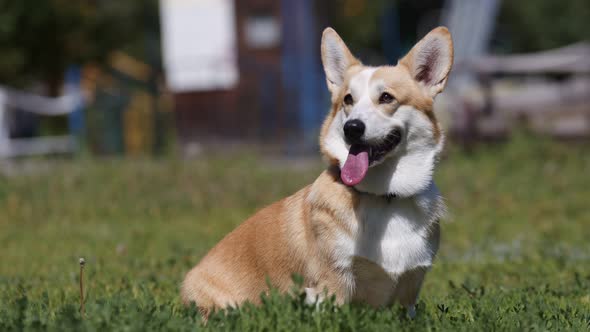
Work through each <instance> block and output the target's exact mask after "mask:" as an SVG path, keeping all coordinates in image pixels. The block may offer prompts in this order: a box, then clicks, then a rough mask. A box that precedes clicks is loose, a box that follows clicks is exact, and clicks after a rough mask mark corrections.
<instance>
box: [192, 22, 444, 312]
mask: <svg viewBox="0 0 590 332" xmlns="http://www.w3.org/2000/svg"><path fill="white" fill-rule="evenodd" d="M433 32H434V33H435V34H441V36H443V37H445V38H446V36H447V35H448V31H446V29H442V30H441V29H437V30H434V31H433ZM326 35H327V36H329V37H330V38H333V41H335V43H337V44H338V45H342V46H343V47H344V48H345V50H346V52H345V56H344V58H343V59H344V61H345V62H346V63H347V65H348V67H347V68H346V70H345V71H344V72H342V73H341V72H336V74H334V73H332V75H333V78H334V77H336V79H334V81H331V80H330V79H329V78H328V86H329V89H330V91H331V92H332V107H331V111H330V113H329V114H328V116H327V118H326V120H325V121H324V124H323V126H322V129H321V133H320V148H321V151H322V154H323V155H324V157H326V158H327V159H328V161H329V163H330V166H329V167H328V168H327V170H325V171H324V172H323V173H322V174H321V175H320V176H319V177H318V178H317V179H316V180H315V182H314V183H313V184H311V185H309V186H307V187H305V188H303V189H301V190H300V191H298V192H297V193H295V194H293V195H291V196H289V197H287V198H284V199H282V200H280V201H278V202H276V203H274V204H272V205H270V206H268V207H266V208H264V209H262V210H260V211H259V212H257V213H256V214H254V215H253V216H252V217H250V218H249V219H247V220H246V221H245V222H244V223H242V224H241V225H240V226H239V227H237V228H236V229H235V230H234V231H232V232H231V233H229V234H228V235H227V236H226V237H225V238H224V239H222V240H221V241H220V242H219V243H218V244H217V245H216V246H215V247H213V249H211V251H209V253H208V254H207V255H206V256H205V257H204V258H203V259H202V260H201V262H200V263H199V264H198V265H197V266H196V267H194V268H193V269H192V270H191V271H190V272H188V274H187V275H186V277H185V279H184V281H183V283H182V290H181V295H182V299H183V301H184V302H185V303H190V302H196V303H197V305H198V306H199V307H200V308H201V310H203V312H207V313H208V312H209V310H210V309H212V308H224V307H227V306H237V305H240V304H241V303H243V302H245V301H250V302H253V303H259V302H260V295H261V293H264V292H266V291H268V284H267V280H268V281H270V284H271V285H272V286H274V287H277V288H278V289H279V290H280V291H283V292H287V291H289V290H290V287H291V286H292V275H293V274H299V275H301V276H303V278H304V282H305V285H304V286H305V287H308V288H313V289H315V290H323V289H326V290H327V291H328V292H329V293H330V294H334V295H335V296H336V299H337V302H338V303H344V302H347V301H358V302H364V303H368V304H370V305H373V306H381V305H384V304H388V303H391V302H392V301H393V300H398V301H399V302H401V303H402V304H407V305H412V304H413V301H415V299H416V296H417V293H418V291H419V288H420V285H421V283H422V280H423V278H424V274H425V273H426V269H422V268H419V269H416V270H412V271H407V272H404V273H403V274H401V275H397V276H392V275H390V274H388V273H386V272H385V271H384V270H383V268H382V267H381V266H379V265H377V264H375V263H373V262H371V261H369V260H367V259H364V258H359V257H354V258H353V261H352V275H354V280H353V281H352V282H351V280H349V279H350V274H347V272H346V271H343V270H342V269H340V268H338V267H337V266H335V262H334V257H335V256H337V254H338V252H336V250H337V246H336V245H335V242H336V241H337V240H338V239H340V238H342V237H345V238H346V237H349V238H352V239H354V238H355V236H356V235H357V233H358V232H357V228H358V227H359V224H360V223H361V221H360V220H358V219H357V218H358V217H357V206H358V204H359V201H360V199H361V195H362V194H360V193H358V192H357V191H356V190H354V189H352V188H350V187H347V186H345V185H344V184H342V182H341V181H340V178H339V172H340V171H339V168H338V160H337V159H336V158H335V157H333V156H331V155H330V153H329V152H328V151H327V149H326V147H325V145H324V140H325V137H326V135H327V133H328V129H329V127H330V125H331V123H332V121H333V119H334V117H335V116H336V114H337V113H338V112H339V111H340V109H341V107H342V100H343V97H344V95H345V94H346V91H347V89H348V84H349V81H350V78H351V77H352V76H354V75H355V74H357V73H359V72H360V71H361V70H363V69H364V68H366V67H364V66H363V65H362V64H361V62H360V61H358V60H357V59H356V58H354V56H353V55H352V54H351V53H350V52H349V51H348V49H347V48H346V46H345V45H344V42H342V40H341V39H340V38H339V37H338V35H337V34H336V32H335V31H333V30H331V29H326V31H325V32H324V36H326ZM449 38H450V37H449ZM339 43H342V44H339ZM418 45H419V44H418ZM412 52H413V51H411V52H410V53H409V54H408V55H407V56H406V57H404V58H403V59H402V60H400V63H399V65H398V66H384V67H379V69H377V70H376V71H375V72H374V74H373V77H371V80H379V81H382V82H383V84H384V86H383V91H387V92H389V93H390V94H391V95H392V96H394V97H395V99H396V101H395V103H393V104H391V105H386V106H382V107H384V111H385V112H390V113H391V112H395V110H396V109H397V107H398V106H399V105H411V106H413V107H414V108H416V109H417V110H418V111H420V112H423V113H424V114H426V115H427V117H428V118H429V119H430V120H431V122H432V124H433V128H434V133H435V134H434V135H435V136H436V138H437V139H438V137H440V131H439V129H438V123H437V121H436V118H435V117H434V113H433V111H432V104H433V95H431V94H429V91H430V90H427V89H425V88H424V87H423V86H421V85H420V83H419V82H417V81H416V80H415V79H414V77H413V75H414V73H413V72H412V71H413V70H414V67H415V64H414V63H413V53H412ZM327 54H328V50H326V49H325V46H324V45H322V59H323V60H324V62H325V61H326V56H327ZM451 56H452V52H451ZM449 70H450V68H449ZM339 74H342V77H340V76H338V75H339ZM334 75H336V76H334ZM446 75H448V72H447V73H446V74H445V77H444V80H445V81H446ZM337 79H341V81H340V82H335V81H336V80H337ZM336 83H338V84H336ZM442 83H443V87H444V82H442ZM437 88H438V87H437ZM377 98H378V97H377ZM379 199H382V198H379ZM433 227H434V228H432V234H431V236H432V238H431V239H430V240H431V241H433V242H436V243H438V237H439V228H438V223H436V224H435V225H433ZM437 246H438V245H437ZM347 278H348V279H347ZM351 285H354V287H352V286H351Z"/></svg>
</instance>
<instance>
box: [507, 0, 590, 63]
mask: <svg viewBox="0 0 590 332" xmlns="http://www.w3.org/2000/svg"><path fill="white" fill-rule="evenodd" d="M589 17H590V1H587V0H565V1H556V0H519V1H502V7H501V10H500V15H499V17H498V22H497V24H498V31H499V32H500V34H499V35H498V36H497V39H498V40H497V43H498V44H500V45H501V46H503V47H504V48H507V50H508V51H511V52H535V51H542V50H547V49H551V48H556V47H560V46H565V45H568V44H571V43H575V42H579V41H582V40H590V23H589V22H588V18H589ZM500 39H501V40H500Z"/></svg>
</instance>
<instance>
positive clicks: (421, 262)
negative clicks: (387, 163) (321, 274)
mask: <svg viewBox="0 0 590 332" xmlns="http://www.w3.org/2000/svg"><path fill="white" fill-rule="evenodd" d="M444 212H445V207H444V204H443V201H442V197H441V196H440V194H439V192H438V189H437V188H436V186H435V185H434V183H431V185H430V186H429V187H428V189H427V190H425V191H424V192H422V193H420V194H419V195H416V196H414V197H410V198H393V199H391V200H390V201H388V200H386V199H385V198H382V197H376V196H373V195H362V196H361V199H360V202H359V204H358V205H357V208H356V210H355V214H356V215H355V219H356V227H355V228H356V232H355V233H356V234H355V236H353V237H352V238H351V237H346V239H344V238H343V239H341V240H344V241H340V248H339V250H338V251H340V250H341V251H340V253H339V255H338V256H339V258H340V260H341V261H340V262H339V265H340V266H350V265H349V264H352V261H353V259H355V258H359V257H360V258H363V259H366V260H369V261H370V262H372V263H374V264H376V265H378V266H380V267H381V268H382V269H383V270H384V271H385V272H387V274H389V275H390V276H391V277H395V276H396V275H400V274H402V273H404V272H406V271H409V270H412V269H415V268H417V267H429V266H431V265H432V262H433V259H434V256H435V254H436V252H437V250H438V236H436V235H435V234H433V225H434V223H435V222H437V221H438V219H440V218H441V217H442V216H443V214H444Z"/></svg>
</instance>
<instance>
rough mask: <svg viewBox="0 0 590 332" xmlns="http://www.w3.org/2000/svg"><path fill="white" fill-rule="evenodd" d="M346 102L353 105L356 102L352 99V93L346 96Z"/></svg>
mask: <svg viewBox="0 0 590 332" xmlns="http://www.w3.org/2000/svg"><path fill="white" fill-rule="evenodd" d="M344 103H345V104H346V105H352V104H353V103H354V100H353V99H352V95H351V94H350V93H349V94H347V95H346V96H344Z"/></svg>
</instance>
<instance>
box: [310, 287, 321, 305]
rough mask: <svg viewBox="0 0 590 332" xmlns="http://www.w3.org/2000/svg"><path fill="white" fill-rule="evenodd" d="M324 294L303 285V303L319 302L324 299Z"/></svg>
mask: <svg viewBox="0 0 590 332" xmlns="http://www.w3.org/2000/svg"><path fill="white" fill-rule="evenodd" d="M324 298H325V295H324V292H319V291H318V290H317V289H315V288H311V287H305V303H306V304H309V305H312V304H319V303H321V302H322V301H324Z"/></svg>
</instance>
